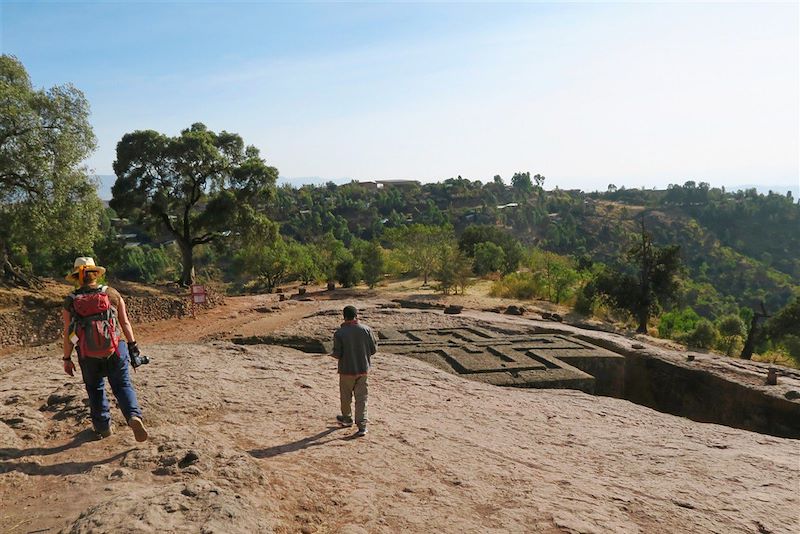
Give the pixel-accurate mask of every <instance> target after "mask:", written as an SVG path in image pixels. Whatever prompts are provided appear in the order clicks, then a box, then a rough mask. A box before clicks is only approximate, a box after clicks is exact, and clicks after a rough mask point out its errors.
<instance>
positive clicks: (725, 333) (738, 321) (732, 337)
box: [717, 314, 746, 356]
mask: <svg viewBox="0 0 800 534" xmlns="http://www.w3.org/2000/svg"><path fill="white" fill-rule="evenodd" d="M745 328H746V327H745V324H744V321H742V318H741V317H739V316H738V315H735V314H730V315H726V316H724V317H720V319H719V320H718V321H717V330H718V331H719V335H720V338H721V341H722V343H723V346H724V350H725V354H726V355H727V356H730V355H731V351H732V350H733V346H734V344H735V343H736V341H737V340H738V339H740V338H741V337H742V336H744V333H745Z"/></svg>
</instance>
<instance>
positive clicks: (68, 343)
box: [61, 310, 72, 358]
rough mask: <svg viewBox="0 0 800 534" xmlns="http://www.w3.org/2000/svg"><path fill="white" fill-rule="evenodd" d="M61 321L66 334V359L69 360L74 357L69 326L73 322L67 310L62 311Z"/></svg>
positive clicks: (64, 343)
mask: <svg viewBox="0 0 800 534" xmlns="http://www.w3.org/2000/svg"><path fill="white" fill-rule="evenodd" d="M61 321H62V322H63V323H64V334H63V343H62V344H63V346H64V358H69V357H70V356H72V340H71V339H70V338H69V334H70V332H69V324H70V322H71V321H72V317H71V316H70V314H69V312H68V311H67V310H61Z"/></svg>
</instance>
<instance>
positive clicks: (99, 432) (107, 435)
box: [94, 426, 114, 438]
mask: <svg viewBox="0 0 800 534" xmlns="http://www.w3.org/2000/svg"><path fill="white" fill-rule="evenodd" d="M94 431H95V432H96V433H97V435H98V436H100V437H101V438H110V437H111V434H113V433H114V430H113V429H112V428H111V427H110V426H109V427H108V428H104V429H103V430H98V429H96V428H95V429H94Z"/></svg>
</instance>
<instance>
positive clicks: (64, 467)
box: [0, 429, 134, 475]
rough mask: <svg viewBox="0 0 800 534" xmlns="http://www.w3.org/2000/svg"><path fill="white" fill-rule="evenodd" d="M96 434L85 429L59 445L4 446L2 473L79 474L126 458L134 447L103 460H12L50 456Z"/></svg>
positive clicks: (0, 469) (73, 446) (85, 441)
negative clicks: (60, 461)
mask: <svg viewBox="0 0 800 534" xmlns="http://www.w3.org/2000/svg"><path fill="white" fill-rule="evenodd" d="M96 439H97V438H96V435H95V433H94V432H93V431H92V430H88V429H87V430H83V431H81V432H78V433H77V434H75V436H73V438H72V440H71V441H69V442H67V443H65V444H63V445H59V446H57V447H31V448H29V449H15V448H3V449H0V473H9V472H11V471H19V472H20V473H25V474H26V475H77V474H80V473H86V472H87V471H89V470H91V469H92V468H93V467H95V466H98V465H103V464H109V463H112V462H114V461H116V460H119V459H120V458H124V457H125V456H126V455H127V454H128V453H129V452H131V451H132V450H134V449H128V450H127V451H123V452H120V453H117V454H115V455H114V456H111V457H110V458H105V459H103V460H95V461H87V462H63V463H60V464H51V465H42V464H39V463H37V462H31V461H28V462H25V461H20V462H15V461H10V460H17V459H20V458H29V457H32V456H50V455H53V454H58V453H60V452H64V451H68V450H70V449H74V448H76V447H79V446H80V445H81V444H83V443H87V442H89V441H94V440H96Z"/></svg>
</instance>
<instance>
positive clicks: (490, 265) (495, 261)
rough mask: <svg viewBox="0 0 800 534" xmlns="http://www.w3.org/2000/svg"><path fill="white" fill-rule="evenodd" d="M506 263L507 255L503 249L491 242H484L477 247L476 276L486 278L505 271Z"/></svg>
mask: <svg viewBox="0 0 800 534" xmlns="http://www.w3.org/2000/svg"><path fill="white" fill-rule="evenodd" d="M505 263H506V254H505V252H503V249H502V248H500V247H499V246H497V245H495V244H494V243H492V242H491V241H484V242H483V243H478V244H477V245H475V262H474V267H473V269H474V270H475V274H477V275H480V276H485V275H487V274H489V273H494V272H498V271H501V270H503V268H504V267H505Z"/></svg>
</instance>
